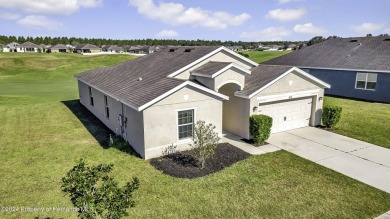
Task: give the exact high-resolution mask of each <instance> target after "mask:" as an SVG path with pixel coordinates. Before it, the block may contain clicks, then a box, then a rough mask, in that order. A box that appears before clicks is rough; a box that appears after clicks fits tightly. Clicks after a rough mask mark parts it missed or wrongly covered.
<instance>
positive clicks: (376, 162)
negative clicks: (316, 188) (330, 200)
mask: <svg viewBox="0 0 390 219" xmlns="http://www.w3.org/2000/svg"><path fill="white" fill-rule="evenodd" d="M267 142H268V143H270V144H272V145H274V146H276V147H279V148H281V149H284V150H286V151H289V152H291V153H294V154H296V155H298V156H301V157H303V158H306V159H308V160H311V161H313V162H315V163H317V164H320V165H322V166H325V167H327V168H330V169H332V170H335V171H337V172H340V173H342V174H344V175H346V176H349V177H351V178H354V179H356V180H359V181H361V182H363V183H366V184H368V185H371V186H373V187H375V188H378V189H380V190H383V191H385V192H388V193H390V149H386V148H383V147H380V146H377V145H373V144H369V143H366V142H363V141H359V140H356V139H353V138H349V137H345V136H342V135H338V134H335V133H332V132H328V131H325V130H322V129H318V128H314V127H305V128H300V129H295V130H291V131H286V132H280V133H275V134H272V135H271V137H270V138H269V139H268V141H267Z"/></svg>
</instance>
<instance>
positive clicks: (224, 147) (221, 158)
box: [150, 143, 250, 179]
mask: <svg viewBox="0 0 390 219" xmlns="http://www.w3.org/2000/svg"><path fill="white" fill-rule="evenodd" d="M194 155H195V153H194V151H192V150H189V151H181V152H176V153H174V154H170V155H167V156H164V157H160V158H153V159H151V160H150V164H152V165H153V166H154V167H155V168H156V169H158V170H160V171H162V172H163V173H164V174H168V175H170V176H173V177H178V178H187V179H193V178H198V177H202V176H206V175H209V174H211V173H215V172H217V171H220V170H222V169H224V168H225V167H228V166H231V165H232V164H234V163H236V162H238V161H240V160H244V159H246V158H248V157H249V156H250V154H248V153H246V152H244V151H242V150H240V149H238V148H236V147H234V146H233V145H231V144H229V143H221V144H219V145H218V146H217V148H216V150H215V153H214V156H213V157H212V158H211V159H208V160H206V165H205V167H204V168H203V169H201V168H199V167H198V166H197V162H196V159H195V158H194V157H195V156H194Z"/></svg>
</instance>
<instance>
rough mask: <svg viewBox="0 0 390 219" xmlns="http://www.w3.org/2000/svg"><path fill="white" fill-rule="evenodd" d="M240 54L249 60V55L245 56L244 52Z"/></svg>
mask: <svg viewBox="0 0 390 219" xmlns="http://www.w3.org/2000/svg"><path fill="white" fill-rule="evenodd" d="M238 54H240V55H242V56H244V57H246V58H249V55H248V54H245V53H242V52H239V53H238Z"/></svg>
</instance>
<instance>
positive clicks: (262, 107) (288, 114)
mask: <svg viewBox="0 0 390 219" xmlns="http://www.w3.org/2000/svg"><path fill="white" fill-rule="evenodd" d="M311 110H312V98H311V97H308V98H302V99H291V100H286V101H279V102H270V103H265V104H259V114H264V115H268V116H270V117H272V120H273V122H272V129H271V133H275V132H282V131H286V130H290V129H296V128H301V127H306V126H309V123H310V117H311Z"/></svg>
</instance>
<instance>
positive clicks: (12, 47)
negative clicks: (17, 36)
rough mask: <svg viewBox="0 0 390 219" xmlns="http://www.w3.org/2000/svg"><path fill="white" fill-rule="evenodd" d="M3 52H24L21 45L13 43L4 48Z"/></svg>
mask: <svg viewBox="0 0 390 219" xmlns="http://www.w3.org/2000/svg"><path fill="white" fill-rule="evenodd" d="M3 52H22V51H21V49H20V47H19V43H16V42H12V43H9V44H7V45H5V46H4V47H3Z"/></svg>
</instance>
